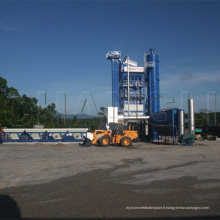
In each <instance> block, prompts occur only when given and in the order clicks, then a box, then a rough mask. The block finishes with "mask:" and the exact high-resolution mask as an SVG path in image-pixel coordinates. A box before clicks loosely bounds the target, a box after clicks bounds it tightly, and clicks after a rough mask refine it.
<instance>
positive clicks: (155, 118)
mask: <svg viewBox="0 0 220 220" xmlns="http://www.w3.org/2000/svg"><path fill="white" fill-rule="evenodd" d="M179 111H181V109H178V108H175V109H164V110H162V111H160V112H156V113H153V114H151V118H150V123H151V127H152V128H153V129H154V130H155V131H156V132H157V133H156V135H157V137H156V136H155V139H156V140H159V139H160V137H162V136H164V137H165V142H166V139H167V137H169V136H171V137H172V140H173V144H174V143H176V137H177V136H178V129H179V127H178V124H179V121H178V112H179Z"/></svg>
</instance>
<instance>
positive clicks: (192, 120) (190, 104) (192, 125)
mask: <svg viewBox="0 0 220 220" xmlns="http://www.w3.org/2000/svg"><path fill="white" fill-rule="evenodd" d="M188 114H189V122H188V125H189V132H190V133H194V132H195V116H194V101H193V99H188Z"/></svg>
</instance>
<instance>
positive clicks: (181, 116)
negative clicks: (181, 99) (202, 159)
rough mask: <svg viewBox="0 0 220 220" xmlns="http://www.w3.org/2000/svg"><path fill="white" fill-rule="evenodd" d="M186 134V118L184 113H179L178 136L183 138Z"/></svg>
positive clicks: (180, 111) (181, 111)
mask: <svg viewBox="0 0 220 220" xmlns="http://www.w3.org/2000/svg"><path fill="white" fill-rule="evenodd" d="M184 133H185V118H184V111H183V110H179V111H178V135H179V136H181V135H183V134H184Z"/></svg>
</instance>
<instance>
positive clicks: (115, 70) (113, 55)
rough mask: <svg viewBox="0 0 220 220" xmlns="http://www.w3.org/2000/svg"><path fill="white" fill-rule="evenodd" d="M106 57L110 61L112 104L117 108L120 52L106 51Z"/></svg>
mask: <svg viewBox="0 0 220 220" xmlns="http://www.w3.org/2000/svg"><path fill="white" fill-rule="evenodd" d="M106 59H109V60H111V63H112V106H113V107H118V108H119V74H120V68H121V52H120V51H108V52H107V54H106Z"/></svg>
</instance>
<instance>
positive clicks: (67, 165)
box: [0, 141, 220, 219]
mask: <svg viewBox="0 0 220 220" xmlns="http://www.w3.org/2000/svg"><path fill="white" fill-rule="evenodd" d="M0 194H1V195H3V194H6V195H8V196H10V197H11V198H12V199H13V200H14V201H15V202H16V203H17V206H18V209H19V212H20V214H21V216H22V217H24V218H145V219H147V218H148V219H150V218H155V219H158V218H159V219H171V217H172V218H174V217H178V219H182V217H187V218H188V219H193V218H196V217H198V218H196V219H201V217H209V218H210V219H211V217H212V219H220V142H219V141H197V142H196V143H195V146H184V147H183V146H175V145H160V144H149V143H136V144H135V145H134V146H132V147H130V148H122V147H117V146H110V147H107V148H101V147H98V146H92V147H88V148H86V147H81V146H79V144H78V143H72V144H63V143H57V144H46V143H44V144H22V143H20V144H3V145H1V146H0ZM0 211H1V210H0ZM0 217H1V216H0ZM180 217H181V218H180ZM205 219H206V218H205Z"/></svg>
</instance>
